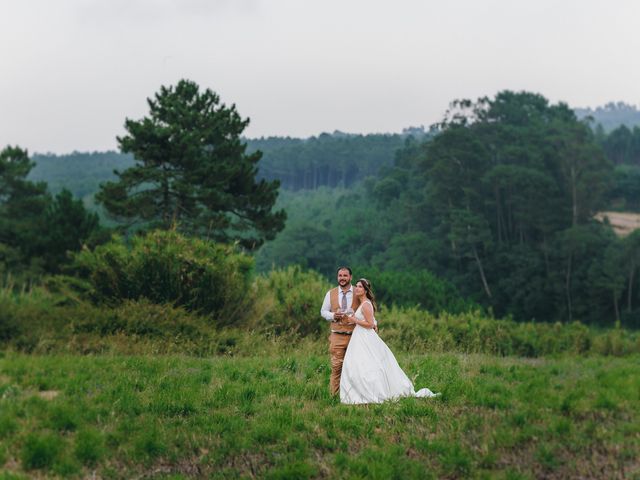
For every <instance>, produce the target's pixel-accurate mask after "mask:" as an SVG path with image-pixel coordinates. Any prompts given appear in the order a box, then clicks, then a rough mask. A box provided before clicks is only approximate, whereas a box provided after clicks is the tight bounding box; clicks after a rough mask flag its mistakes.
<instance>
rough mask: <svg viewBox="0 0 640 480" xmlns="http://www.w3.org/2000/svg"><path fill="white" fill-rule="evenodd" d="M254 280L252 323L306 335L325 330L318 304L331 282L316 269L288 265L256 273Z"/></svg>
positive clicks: (279, 332) (278, 332)
mask: <svg viewBox="0 0 640 480" xmlns="http://www.w3.org/2000/svg"><path fill="white" fill-rule="evenodd" d="M256 284H257V290H258V299H259V300H258V302H257V305H256V308H255V310H256V311H255V312H254V319H255V320H254V323H253V324H252V326H253V327H255V328H258V329H260V330H267V331H273V332H275V333H277V334H281V333H297V334H299V335H309V334H317V333H319V332H323V331H328V327H327V322H326V321H324V320H323V319H322V317H321V316H320V308H321V307H322V300H323V299H324V295H325V294H326V293H327V291H328V290H329V289H330V288H331V285H330V284H329V283H328V282H327V280H326V279H325V278H324V277H323V276H322V275H320V274H319V273H317V272H315V271H313V270H311V271H304V270H302V269H301V268H300V267H299V266H297V265H295V266H289V267H287V268H285V269H283V270H272V271H271V272H269V274H268V275H266V276H264V277H258V278H257V279H256Z"/></svg>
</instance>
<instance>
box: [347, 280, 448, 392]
mask: <svg viewBox="0 0 640 480" xmlns="http://www.w3.org/2000/svg"><path fill="white" fill-rule="evenodd" d="M354 294H355V296H356V297H357V298H358V299H359V300H360V302H361V303H360V306H359V307H358V309H357V310H356V311H355V313H354V314H353V315H352V316H350V317H349V320H350V321H351V322H353V323H355V324H356V327H355V329H354V330H353V334H352V336H351V341H350V342H349V347H348V348H347V353H346V354H345V357H344V363H343V364H342V377H341V379H340V401H341V402H342V403H349V404H355V403H382V402H384V401H385V400H390V399H394V398H399V397H435V396H436V395H438V394H437V393H433V392H432V391H431V390H429V389H428V388H422V389H420V390H418V391H417V392H416V391H415V390H414V388H413V384H412V383H411V380H409V378H408V377H407V376H406V375H405V373H404V372H403V371H402V369H401V368H400V366H399V365H398V362H397V361H396V359H395V357H394V356H393V353H391V350H389V347H387V345H386V344H385V343H384V342H383V341H382V340H381V339H380V337H379V336H378V334H377V333H376V332H375V329H374V326H375V325H377V323H378V322H377V321H376V319H375V317H374V312H375V310H376V305H375V297H374V296H373V292H372V291H371V284H370V283H369V281H368V280H367V279H365V278H361V279H360V280H358V282H357V283H356V287H355V292H354Z"/></svg>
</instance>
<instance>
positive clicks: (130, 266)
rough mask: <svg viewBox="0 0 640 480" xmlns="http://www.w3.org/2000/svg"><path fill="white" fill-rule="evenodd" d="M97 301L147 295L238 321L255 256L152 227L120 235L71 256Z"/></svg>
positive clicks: (220, 319)
mask: <svg viewBox="0 0 640 480" xmlns="http://www.w3.org/2000/svg"><path fill="white" fill-rule="evenodd" d="M74 265H75V268H76V269H77V272H78V273H79V274H80V276H81V277H83V278H86V279H88V280H89V282H90V283H91V286H92V289H93V290H92V292H91V293H92V297H93V299H94V301H96V302H98V303H112V304H113V303H120V302H122V301H123V300H126V299H130V300H137V299H139V298H143V297H144V298H147V299H149V300H150V301H152V302H154V303H173V304H175V305H177V306H183V307H184V308H185V309H187V310H189V311H198V312H201V313H204V314H208V315H212V316H213V317H215V318H216V320H217V322H218V323H219V324H229V323H233V322H235V321H237V320H238V318H239V316H240V315H241V314H242V312H243V310H245V309H246V304H247V292H248V291H249V284H250V279H251V270H252V268H253V259H252V258H251V257H249V256H247V255H245V254H243V253H239V252H238V251H236V249H235V247H233V246H228V245H221V244H217V243H214V242H210V241H206V240H202V239H197V238H187V237H184V236H182V235H180V234H179V233H177V232H175V231H161V230H157V231H153V232H150V233H148V234H147V235H145V236H136V237H134V238H132V239H131V245H130V247H129V246H127V245H126V244H125V242H124V240H123V239H122V238H118V237H114V239H113V240H112V241H111V242H109V243H107V244H105V245H101V246H99V247H96V248H95V250H93V251H90V250H86V249H85V250H83V251H82V252H80V253H79V254H77V255H76V257H75V264H74Z"/></svg>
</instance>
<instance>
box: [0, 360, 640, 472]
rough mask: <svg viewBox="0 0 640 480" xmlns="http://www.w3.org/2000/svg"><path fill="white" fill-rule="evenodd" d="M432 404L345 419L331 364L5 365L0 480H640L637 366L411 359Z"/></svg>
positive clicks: (354, 410) (1, 369)
mask: <svg viewBox="0 0 640 480" xmlns="http://www.w3.org/2000/svg"><path fill="white" fill-rule="evenodd" d="M398 359H399V361H400V363H401V365H402V366H403V368H404V369H405V371H406V372H407V373H408V375H409V376H410V377H412V378H414V382H415V384H416V387H423V386H428V387H429V388H431V389H432V390H436V391H439V392H442V396H440V397H438V398H436V399H411V398H409V399H403V400H401V401H398V402H393V403H386V404H383V405H369V406H345V405H341V404H340V403H339V402H338V401H337V400H336V399H335V398H332V397H330V396H329V395H328V377H329V367H328V363H329V362H328V356H327V355H324V354H321V353H319V352H317V351H315V350H313V349H312V350H311V351H310V350H309V349H305V348H302V347H301V349H300V351H297V352H296V351H295V349H293V350H291V351H287V352H284V353H282V354H280V355H278V354H272V353H270V354H268V355H264V356H263V355H256V356H248V357H233V356H228V355H224V356H218V357H213V358H190V357H184V356H123V355H95V356H80V355H51V356H29V355H25V354H21V353H11V352H9V353H5V354H4V355H3V356H1V357H0V472H1V473H0V479H2V478H29V477H32V476H38V477H43V476H44V477H47V478H49V477H51V478H55V477H59V478H84V477H90V476H91V475H92V473H93V472H94V471H95V472H96V475H97V476H99V477H101V478H133V477H136V478H163V479H167V478H174V479H178V478H273V479H277V478H283V479H284V478H286V479H289V478H374V479H375V478H380V479H387V478H398V479H405V478H504V479H516V478H525V479H526V478H588V477H591V478H640V464H639V463H638V458H640V455H639V452H640V413H639V412H640V375H638V371H640V357H639V356H637V355H633V356H627V357H622V358H612V357H599V356H592V357H587V358H584V357H568V356H567V357H563V358H555V359H551V358H538V359H520V358H515V357H494V356H487V355H475V354H473V355H465V354H435V355H425V354H407V353H400V354H399V355H398Z"/></svg>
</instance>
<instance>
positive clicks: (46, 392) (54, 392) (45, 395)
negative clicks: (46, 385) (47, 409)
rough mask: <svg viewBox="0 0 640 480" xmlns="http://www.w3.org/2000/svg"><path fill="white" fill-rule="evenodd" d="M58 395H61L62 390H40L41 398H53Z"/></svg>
mask: <svg viewBox="0 0 640 480" xmlns="http://www.w3.org/2000/svg"><path fill="white" fill-rule="evenodd" d="M58 395H60V392H59V391H58V390H43V391H41V392H38V396H39V397H40V398H44V399H45V400H53V399H54V398H56V397H57V396H58Z"/></svg>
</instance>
